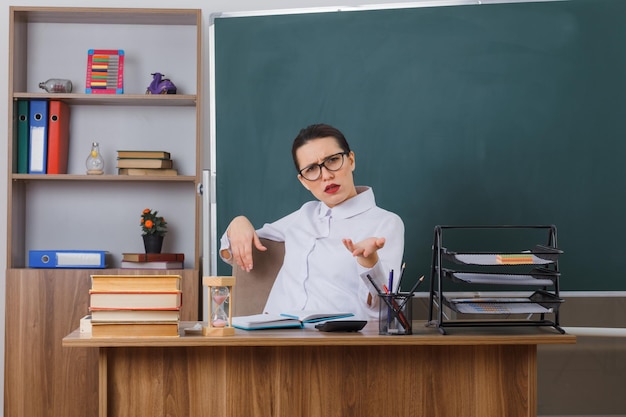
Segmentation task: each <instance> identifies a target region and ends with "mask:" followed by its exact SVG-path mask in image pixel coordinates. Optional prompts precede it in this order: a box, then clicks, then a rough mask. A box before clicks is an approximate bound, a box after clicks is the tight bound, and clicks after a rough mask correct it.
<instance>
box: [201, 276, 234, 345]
mask: <svg viewBox="0 0 626 417" xmlns="http://www.w3.org/2000/svg"><path fill="white" fill-rule="evenodd" d="M202 284H203V285H204V286H205V287H207V292H208V296H209V303H208V306H207V308H208V311H207V317H208V326H206V327H203V328H202V334H203V335H205V336H232V335H234V334H235V329H234V328H233V326H232V308H233V297H232V293H233V286H234V285H235V277H203V278H202Z"/></svg>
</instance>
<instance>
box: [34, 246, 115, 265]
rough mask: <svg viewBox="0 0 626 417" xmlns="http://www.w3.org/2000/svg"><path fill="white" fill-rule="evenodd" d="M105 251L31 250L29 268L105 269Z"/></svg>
mask: <svg viewBox="0 0 626 417" xmlns="http://www.w3.org/2000/svg"><path fill="white" fill-rule="evenodd" d="M107 254H108V252H106V251H101V250H31V251H29V252H28V267H29V268H98V269H100V268H106V266H107V265H106V263H107Z"/></svg>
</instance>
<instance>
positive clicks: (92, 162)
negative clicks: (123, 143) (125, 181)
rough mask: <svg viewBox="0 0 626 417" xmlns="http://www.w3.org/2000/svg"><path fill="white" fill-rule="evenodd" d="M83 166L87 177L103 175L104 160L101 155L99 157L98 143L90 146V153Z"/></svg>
mask: <svg viewBox="0 0 626 417" xmlns="http://www.w3.org/2000/svg"><path fill="white" fill-rule="evenodd" d="M85 165H86V166H87V174H88V175H102V174H104V159H102V155H100V145H99V144H98V142H93V143H92V144H91V152H89V156H88V157H87V161H86V162H85Z"/></svg>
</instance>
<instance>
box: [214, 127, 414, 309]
mask: <svg viewBox="0 0 626 417" xmlns="http://www.w3.org/2000/svg"><path fill="white" fill-rule="evenodd" d="M292 156H293V161H294V164H295V166H296V171H297V172H298V180H299V181H300V183H301V184H302V185H303V186H304V187H305V188H306V189H307V190H309V191H310V192H311V194H313V196H314V197H315V198H316V199H317V201H310V202H307V203H305V204H304V205H303V206H302V207H301V208H300V209H299V210H297V211H295V212H293V213H291V214H289V215H287V216H285V217H283V218H282V219H279V220H277V221H275V222H274V223H270V224H265V225H264V226H263V227H262V228H261V229H258V230H255V229H254V226H253V225H252V224H251V223H250V221H249V220H248V219H247V218H246V217H244V216H239V217H236V218H234V219H233V220H232V221H231V223H230V224H229V226H228V228H227V230H226V232H225V233H224V235H223V236H222V239H221V248H220V256H221V257H222V259H223V260H225V261H226V262H228V263H231V264H232V262H235V263H237V264H238V265H239V266H240V267H241V268H242V269H244V270H247V271H250V270H251V269H252V268H253V267H254V265H253V264H252V245H254V246H255V247H256V248H257V249H259V250H261V251H264V250H266V248H265V247H264V246H263V245H262V244H261V242H260V240H259V238H266V239H270V240H274V241H280V242H284V243H285V260H284V263H283V266H282V268H281V270H280V271H279V273H278V276H277V278H276V281H275V282H274V286H273V287H272V290H271V292H270V295H269V297H268V300H267V303H266V305H265V310H264V311H265V312H267V313H273V314H280V313H281V312H285V311H294V310H314V311H319V312H326V313H328V312H351V313H354V315H355V319H362V320H371V319H375V318H377V317H378V316H377V315H378V302H379V300H378V297H377V296H376V292H375V291H374V289H373V288H372V285H371V283H370V282H369V279H368V278H367V275H370V277H372V278H373V279H374V280H376V281H377V282H378V286H379V287H380V288H382V287H383V285H387V284H388V278H389V273H390V271H391V270H395V271H396V272H399V271H400V265H401V262H402V255H403V250H404V224H403V222H402V220H401V219H400V217H399V216H397V215H396V214H394V213H391V212H389V211H386V210H384V209H382V208H380V207H378V206H376V201H375V199H374V192H373V190H372V189H371V188H369V187H357V186H355V185H354V178H353V172H354V170H355V168H356V158H355V154H354V152H352V151H351V150H350V146H349V145H348V142H347V141H346V139H345V137H344V135H343V134H342V133H341V132H340V131H339V130H338V129H336V128H334V127H332V126H329V125H325V124H317V125H311V126H309V127H307V128H304V129H302V130H301V131H300V133H299V134H298V136H297V137H296V138H295V140H294V142H293V146H292ZM396 282H397V280H396Z"/></svg>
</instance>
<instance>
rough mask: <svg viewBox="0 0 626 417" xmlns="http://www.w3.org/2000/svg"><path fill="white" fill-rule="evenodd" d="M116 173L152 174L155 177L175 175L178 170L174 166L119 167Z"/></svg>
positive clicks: (132, 174) (131, 174) (130, 174)
mask: <svg viewBox="0 0 626 417" xmlns="http://www.w3.org/2000/svg"><path fill="white" fill-rule="evenodd" d="M117 173H118V175H129V176H142V175H154V176H157V177H175V176H177V175H178V170H176V169H174V168H119V169H118V170H117Z"/></svg>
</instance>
